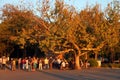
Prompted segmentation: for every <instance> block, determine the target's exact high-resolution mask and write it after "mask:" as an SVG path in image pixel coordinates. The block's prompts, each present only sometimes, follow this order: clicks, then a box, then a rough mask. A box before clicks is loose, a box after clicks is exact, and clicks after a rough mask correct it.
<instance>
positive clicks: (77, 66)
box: [75, 55, 81, 69]
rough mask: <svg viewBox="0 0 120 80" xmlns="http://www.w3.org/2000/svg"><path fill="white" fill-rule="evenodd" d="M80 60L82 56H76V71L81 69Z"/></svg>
mask: <svg viewBox="0 0 120 80" xmlns="http://www.w3.org/2000/svg"><path fill="white" fill-rule="evenodd" d="M79 60H80V56H79V55H75V69H81V67H80V61H79Z"/></svg>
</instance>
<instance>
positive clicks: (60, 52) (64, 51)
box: [54, 49, 73, 54]
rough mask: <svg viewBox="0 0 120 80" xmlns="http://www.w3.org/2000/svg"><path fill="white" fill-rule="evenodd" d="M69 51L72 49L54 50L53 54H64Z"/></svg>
mask: <svg viewBox="0 0 120 80" xmlns="http://www.w3.org/2000/svg"><path fill="white" fill-rule="evenodd" d="M69 51H73V49H67V50H63V51H54V53H55V54H65V53H67V52H69Z"/></svg>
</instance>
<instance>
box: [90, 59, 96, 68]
mask: <svg viewBox="0 0 120 80" xmlns="http://www.w3.org/2000/svg"><path fill="white" fill-rule="evenodd" d="M88 62H89V63H90V67H97V66H98V63H97V60H95V59H90V60H89V61H88Z"/></svg>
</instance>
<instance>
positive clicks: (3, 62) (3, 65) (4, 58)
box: [2, 56, 6, 70]
mask: <svg viewBox="0 0 120 80" xmlns="http://www.w3.org/2000/svg"><path fill="white" fill-rule="evenodd" d="M2 67H3V69H4V70H6V57H5V56H3V58H2Z"/></svg>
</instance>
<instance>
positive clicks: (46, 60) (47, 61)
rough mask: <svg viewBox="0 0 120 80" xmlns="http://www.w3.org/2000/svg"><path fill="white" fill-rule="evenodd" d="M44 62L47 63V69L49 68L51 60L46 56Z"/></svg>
mask: <svg viewBox="0 0 120 80" xmlns="http://www.w3.org/2000/svg"><path fill="white" fill-rule="evenodd" d="M44 64H45V69H48V68H49V60H48V59H47V58H45V60H44Z"/></svg>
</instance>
